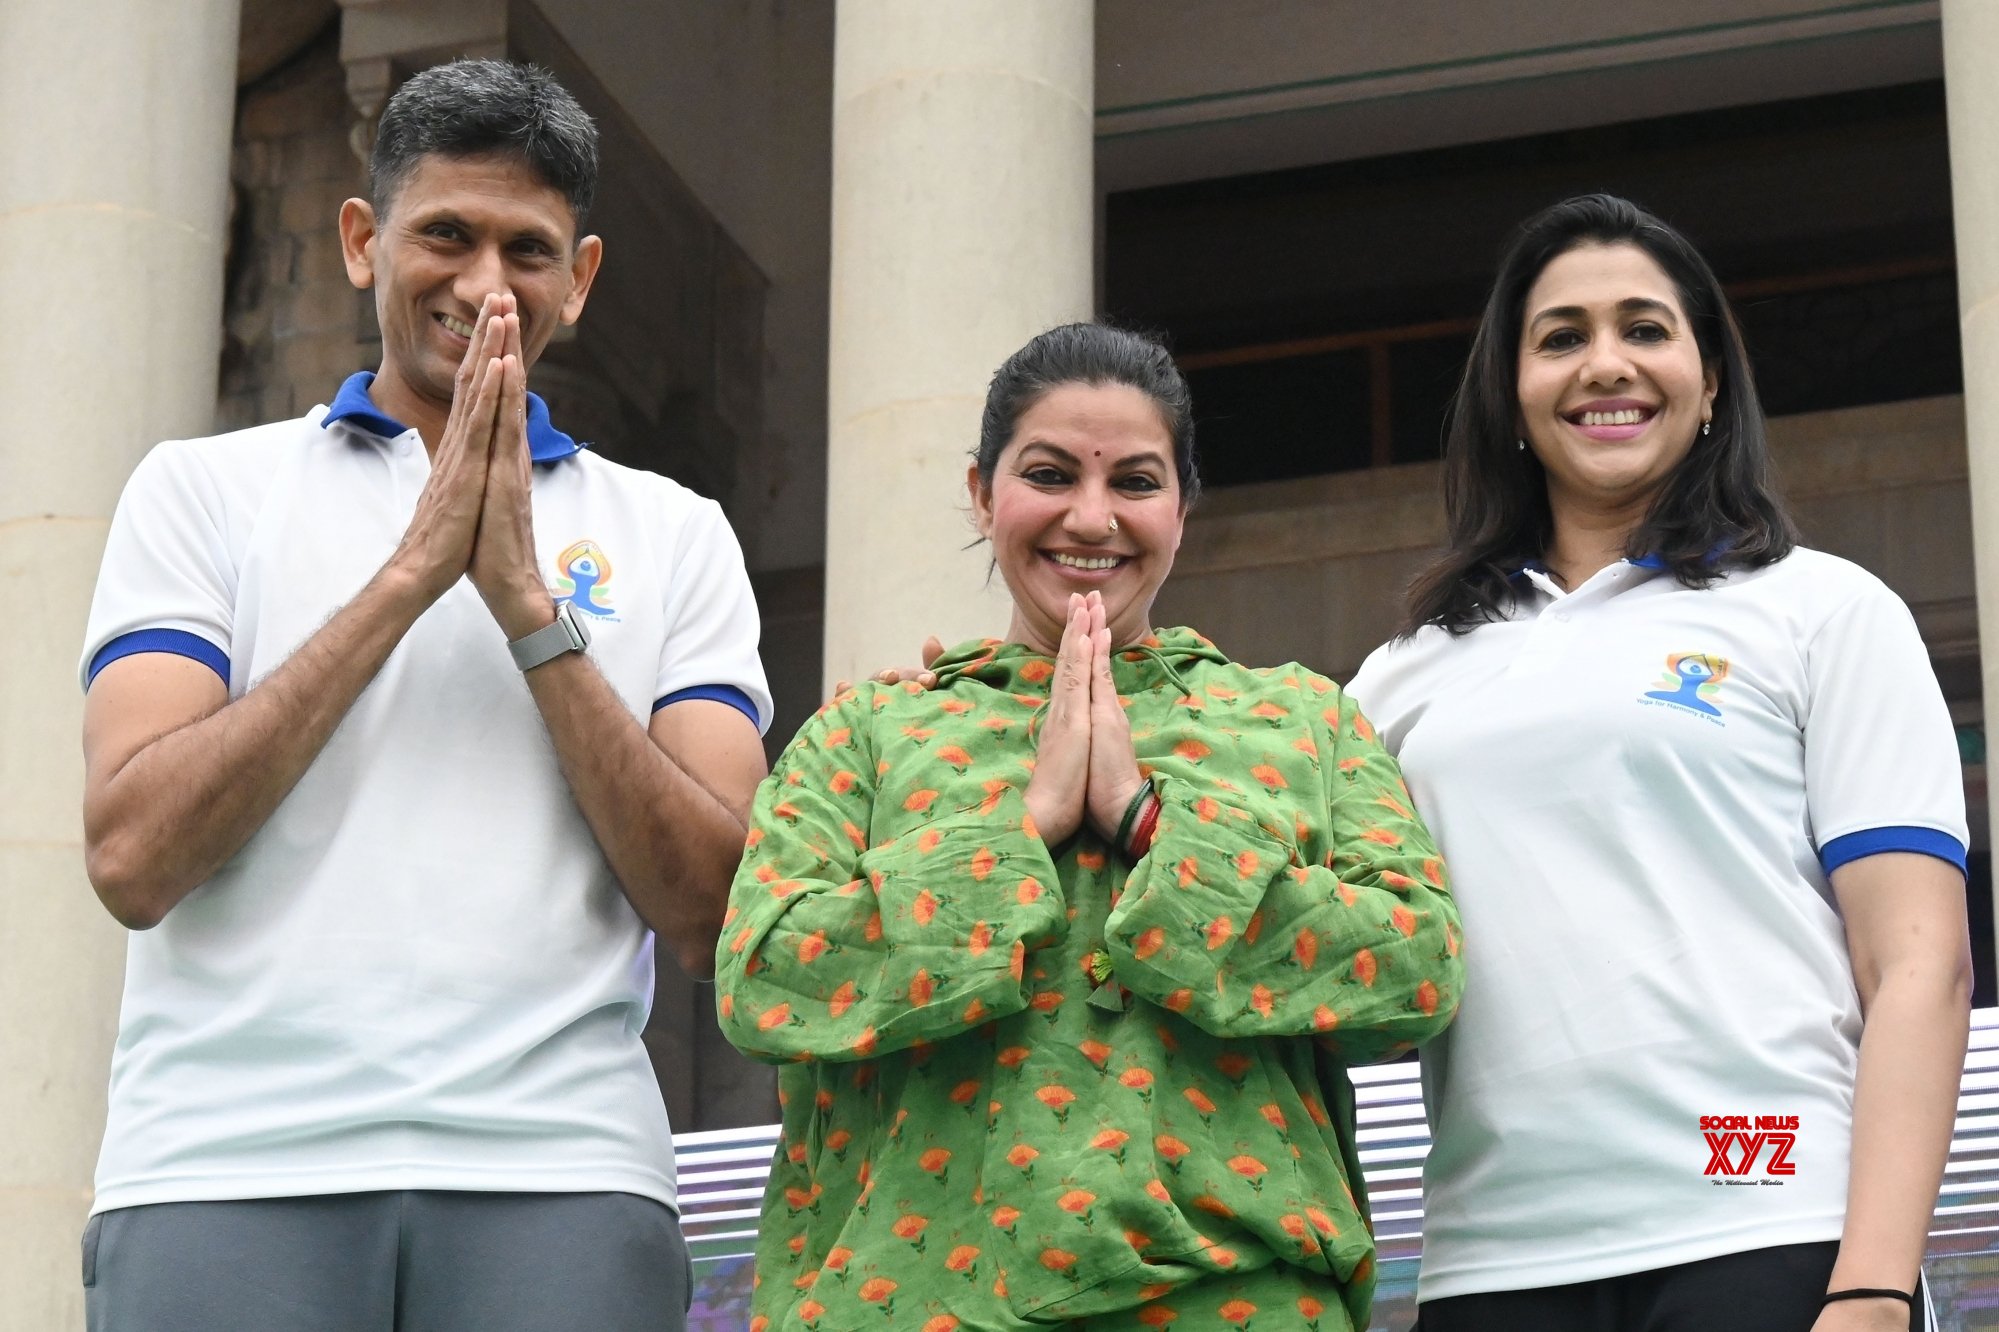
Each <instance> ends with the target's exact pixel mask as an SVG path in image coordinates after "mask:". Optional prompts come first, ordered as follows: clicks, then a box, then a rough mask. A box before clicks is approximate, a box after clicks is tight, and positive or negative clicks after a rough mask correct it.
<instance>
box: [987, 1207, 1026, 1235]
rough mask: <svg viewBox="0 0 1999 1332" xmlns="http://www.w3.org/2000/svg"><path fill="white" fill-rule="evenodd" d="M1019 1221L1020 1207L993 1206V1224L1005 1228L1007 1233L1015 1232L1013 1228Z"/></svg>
mask: <svg viewBox="0 0 1999 1332" xmlns="http://www.w3.org/2000/svg"><path fill="white" fill-rule="evenodd" d="M1019 1221H1020V1209H1019V1208H1018V1207H1006V1206H1000V1207H995V1208H993V1224H994V1225H995V1226H997V1227H999V1228H1000V1229H1001V1230H1004V1231H1005V1232H1006V1233H1007V1234H1009V1235H1011V1234H1013V1228H1014V1226H1015V1225H1016V1224H1017V1223H1018V1222H1019Z"/></svg>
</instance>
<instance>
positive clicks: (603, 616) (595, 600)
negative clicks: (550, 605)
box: [555, 537, 618, 620]
mask: <svg viewBox="0 0 1999 1332" xmlns="http://www.w3.org/2000/svg"><path fill="white" fill-rule="evenodd" d="M555 567H556V569H557V570H558V576H557V578H556V580H555V599H556V600H557V601H566V602H568V603H569V608H570V610H572V611H580V612H582V613H583V614H585V615H594V616H596V617H597V618H598V619H600V620H615V619H617V618H618V613H617V611H616V610H614V609H613V608H612V606H611V591H610V588H611V557H610V556H608V555H606V554H605V553H604V548H603V547H602V546H600V545H598V544H597V543H596V542H594V541H592V540H591V539H590V538H588V537H585V538H583V540H581V541H578V542H575V543H573V544H571V545H570V546H568V547H567V548H565V549H564V550H563V552H562V553H561V554H560V555H558V556H556V557H555Z"/></svg>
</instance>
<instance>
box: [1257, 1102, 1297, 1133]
mask: <svg viewBox="0 0 1999 1332" xmlns="http://www.w3.org/2000/svg"><path fill="white" fill-rule="evenodd" d="M1257 1113H1258V1114H1260V1115H1262V1116H1263V1118H1264V1119H1265V1121H1267V1122H1268V1123H1269V1125H1270V1127H1272V1128H1274V1129H1276V1130H1277V1131H1278V1132H1279V1133H1283V1132H1286V1131H1287V1130H1289V1129H1290V1127H1291V1125H1290V1124H1289V1122H1287V1121H1286V1120H1285V1118H1284V1110H1283V1107H1281V1106H1278V1105H1276V1104H1274V1103H1273V1104H1270V1105H1265V1106H1261V1107H1259V1108H1258V1109H1257Z"/></svg>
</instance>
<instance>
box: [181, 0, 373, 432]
mask: <svg viewBox="0 0 1999 1332" xmlns="http://www.w3.org/2000/svg"><path fill="white" fill-rule="evenodd" d="M352 120H353V112H352V110H351V109H350V108H349V107H348V104H347V94H346V86H345V78H344V74H343V71H342V69H341V65H340V53H339V32H338V26H337V24H329V25H328V26H327V27H326V29H325V30H324V31H323V32H321V34H320V35H319V36H318V37H317V38H316V39H314V40H313V41H312V42H311V43H310V44H309V45H308V46H307V47H306V48H305V49H304V50H303V51H301V52H300V53H299V54H298V55H296V56H294V57H293V58H292V59H290V60H289V61H286V62H285V63H284V64H282V65H280V66H279V67H278V68H276V69H274V70H272V71H271V72H270V73H268V74H265V75H264V76H262V77H261V78H259V79H257V80H256V81H255V82H253V83H252V84H250V85H249V86H247V87H245V88H243V89H242V90H241V91H240V93H239V94H238V98H237V111H236V143H235V150H234V153H233V155H232V158H231V163H230V171H229V176H230V185H231V196H230V198H231V219H230V242H229V259H228V271H227V287H226V292H225V297H224V301H225V304H224V324H223V331H224V337H223V347H222V369H221V382H220V385H219V395H218V400H217V403H216V428H217V429H221V430H231V429H236V428H239V427H242V426H249V425H254V424H256V423H257V422H260V421H271V420H277V419H281V418H283V417H287V416H297V415H300V414H301V413H303V412H304V411H306V410H307V409H308V408H310V407H312V406H313V405H314V404H316V403H322V402H326V401H328V400H329V399H330V398H331V397H332V396H333V394H334V391H335V390H336V389H338V388H339V386H340V381H341V380H343V379H345V378H346V377H347V376H348V375H350V374H353V373H354V372H355V371H356V370H359V369H363V368H366V367H372V366H373V365H374V364H375V363H376V362H377V361H378V360H379V359H380V355H381V351H380V347H381V344H380V341H379V336H378V334H377V333H376V331H375V311H374V302H373V300H372V299H371V297H370V296H369V294H368V293H366V292H360V291H356V290H355V289H354V288H353V287H352V286H350V285H349V284H348V281H347V274H346V271H345V270H344V269H343V268H342V267H341V263H340V238H339V234H338V232H337V231H336V229H335V220H336V218H337V216H338V214H339V211H340V203H341V201H342V200H343V199H347V198H349V197H351V196H354V195H358V194H363V193H365V192H366V189H367V177H366V174H365V172H364V171H363V170H362V167H361V163H360V159H358V158H357V157H356V156H355V155H354V150H353V148H352V147H351V146H350V145H349V142H348V127H349V125H350V124H351V123H352Z"/></svg>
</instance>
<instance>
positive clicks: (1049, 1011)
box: [1027, 990, 1066, 1022]
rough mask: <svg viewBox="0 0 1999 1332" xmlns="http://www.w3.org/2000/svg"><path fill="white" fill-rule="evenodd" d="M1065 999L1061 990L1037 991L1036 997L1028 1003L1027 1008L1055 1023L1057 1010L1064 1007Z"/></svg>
mask: <svg viewBox="0 0 1999 1332" xmlns="http://www.w3.org/2000/svg"><path fill="white" fill-rule="evenodd" d="M1065 997H1066V996H1064V995H1063V993H1062V992H1061V991H1060V990H1037V991H1036V992H1035V995H1034V997H1033V998H1032V999H1030V1000H1028V1001H1027V1006H1028V1007H1029V1008H1032V1009H1033V1010H1034V1011H1035V1012H1037V1013H1039V1014H1041V1015H1042V1016H1043V1017H1045V1018H1047V1019H1048V1020H1049V1021H1050V1022H1053V1021H1054V1020H1055V1010H1056V1009H1058V1008H1060V1007H1061V1006H1062V1000H1063V999H1064V998H1065Z"/></svg>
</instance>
